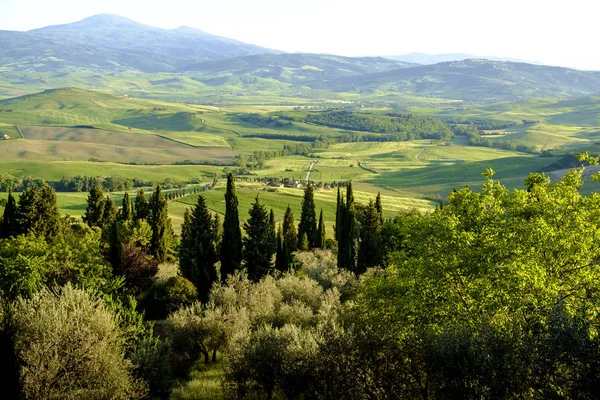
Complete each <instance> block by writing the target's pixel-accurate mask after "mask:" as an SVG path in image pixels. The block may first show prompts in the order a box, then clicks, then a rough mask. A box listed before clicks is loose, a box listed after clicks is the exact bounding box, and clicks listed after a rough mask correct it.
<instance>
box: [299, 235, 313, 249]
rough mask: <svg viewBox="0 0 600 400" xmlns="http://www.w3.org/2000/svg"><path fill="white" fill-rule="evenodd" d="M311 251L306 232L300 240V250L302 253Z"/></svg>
mask: <svg viewBox="0 0 600 400" xmlns="http://www.w3.org/2000/svg"><path fill="white" fill-rule="evenodd" d="M309 249H310V247H309V245H308V236H306V232H304V233H303V234H302V237H301V238H300V242H299V243H298V250H300V251H308V250H309Z"/></svg>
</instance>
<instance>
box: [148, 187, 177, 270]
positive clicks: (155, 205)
mask: <svg viewBox="0 0 600 400" xmlns="http://www.w3.org/2000/svg"><path fill="white" fill-rule="evenodd" d="M148 207H149V210H150V215H149V221H148V222H149V224H150V227H151V228H152V238H151V239H150V254H151V255H152V256H153V257H154V258H155V259H156V260H157V261H159V262H165V261H166V260H167V256H168V254H169V250H170V244H171V240H170V238H169V235H171V231H172V228H171V220H170V219H169V211H168V205H167V201H166V200H165V198H164V196H163V193H162V190H161V188H160V186H157V187H156V189H155V190H154V193H152V197H150V201H149V203H148Z"/></svg>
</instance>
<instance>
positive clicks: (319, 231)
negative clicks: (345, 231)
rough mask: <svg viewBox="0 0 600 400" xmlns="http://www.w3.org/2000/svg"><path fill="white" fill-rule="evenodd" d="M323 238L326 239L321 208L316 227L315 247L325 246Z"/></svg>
mask: <svg viewBox="0 0 600 400" xmlns="http://www.w3.org/2000/svg"><path fill="white" fill-rule="evenodd" d="M325 240H326V233H325V223H324V222H323V209H321V214H320V215H319V227H318V228H317V243H316V245H315V247H316V248H317V249H324V248H325Z"/></svg>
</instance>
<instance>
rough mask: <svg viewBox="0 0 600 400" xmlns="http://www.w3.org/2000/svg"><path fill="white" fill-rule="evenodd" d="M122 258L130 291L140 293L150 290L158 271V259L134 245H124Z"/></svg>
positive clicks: (135, 293)
mask: <svg viewBox="0 0 600 400" xmlns="http://www.w3.org/2000/svg"><path fill="white" fill-rule="evenodd" d="M122 260H123V261H122V262H123V264H122V265H123V274H124V275H125V285H126V286H127V289H128V292H129V293H130V294H132V295H139V294H140V293H143V292H145V291H146V290H148V289H149V288H150V286H152V284H153V283H154V277H155V276H156V274H157V273H158V265H159V263H158V261H156V260H154V259H152V258H150V257H148V255H147V254H146V253H145V252H144V251H143V250H140V249H138V248H137V247H135V246H133V245H124V246H123V252H122Z"/></svg>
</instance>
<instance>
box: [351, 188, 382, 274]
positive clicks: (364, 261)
mask: <svg viewBox="0 0 600 400" xmlns="http://www.w3.org/2000/svg"><path fill="white" fill-rule="evenodd" d="M359 224H360V242H359V248H358V269H357V272H358V273H363V272H365V271H366V270H367V268H371V267H376V266H379V265H381V247H380V246H381V237H380V236H381V215H380V214H379V210H377V206H376V204H373V201H372V200H371V201H370V202H369V205H368V206H367V207H365V209H364V210H363V211H362V212H361V213H360V215H359Z"/></svg>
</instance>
